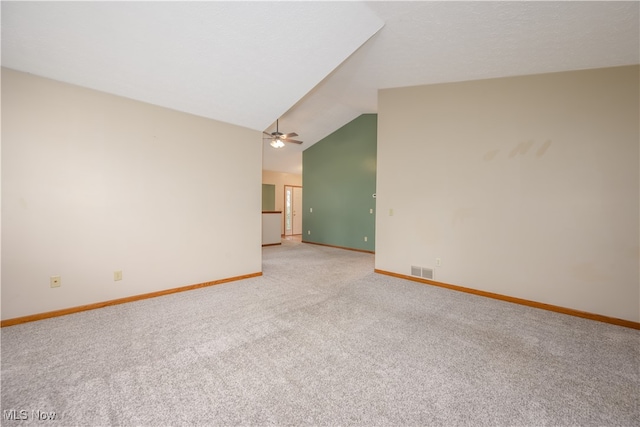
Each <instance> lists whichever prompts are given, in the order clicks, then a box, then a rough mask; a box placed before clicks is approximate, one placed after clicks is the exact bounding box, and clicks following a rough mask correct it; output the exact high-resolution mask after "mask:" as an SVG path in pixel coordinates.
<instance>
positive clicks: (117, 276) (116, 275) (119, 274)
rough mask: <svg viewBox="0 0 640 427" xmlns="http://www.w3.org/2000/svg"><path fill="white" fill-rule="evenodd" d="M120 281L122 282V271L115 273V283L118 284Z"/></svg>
mask: <svg viewBox="0 0 640 427" xmlns="http://www.w3.org/2000/svg"><path fill="white" fill-rule="evenodd" d="M118 280H122V271H114V272H113V281H114V282H117V281H118Z"/></svg>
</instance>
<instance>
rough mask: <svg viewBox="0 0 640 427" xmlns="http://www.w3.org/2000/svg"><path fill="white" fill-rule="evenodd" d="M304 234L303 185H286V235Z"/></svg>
mask: <svg viewBox="0 0 640 427" xmlns="http://www.w3.org/2000/svg"><path fill="white" fill-rule="evenodd" d="M298 234H300V235H302V187H299V186H295V185H285V186H284V235H285V236H294V235H298Z"/></svg>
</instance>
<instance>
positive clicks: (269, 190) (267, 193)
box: [262, 184, 276, 211]
mask: <svg viewBox="0 0 640 427" xmlns="http://www.w3.org/2000/svg"><path fill="white" fill-rule="evenodd" d="M262 210H263V211H275V210H276V186H275V185H274V184H262Z"/></svg>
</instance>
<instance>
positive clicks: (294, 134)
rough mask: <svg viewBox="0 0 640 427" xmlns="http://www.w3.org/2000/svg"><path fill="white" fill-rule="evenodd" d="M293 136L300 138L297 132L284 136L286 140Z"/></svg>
mask: <svg viewBox="0 0 640 427" xmlns="http://www.w3.org/2000/svg"><path fill="white" fill-rule="evenodd" d="M292 136H298V134H297V133H295V132H291V133H285V134H284V137H285V138H291V137H292Z"/></svg>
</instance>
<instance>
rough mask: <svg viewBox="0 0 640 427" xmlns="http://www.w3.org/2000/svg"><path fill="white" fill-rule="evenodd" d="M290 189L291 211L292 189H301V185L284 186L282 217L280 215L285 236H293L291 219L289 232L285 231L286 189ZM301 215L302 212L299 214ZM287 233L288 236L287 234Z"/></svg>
mask: <svg viewBox="0 0 640 427" xmlns="http://www.w3.org/2000/svg"><path fill="white" fill-rule="evenodd" d="M288 188H291V209H292V210H293V188H303V187H302V185H288V184H285V185H284V198H283V200H284V206H283V207H284V215H282V229H283V230H284V235H285V236H293V235H294V234H293V218H292V219H291V230H287V189H288ZM300 214H302V212H300ZM287 232H288V233H289V234H287Z"/></svg>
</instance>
